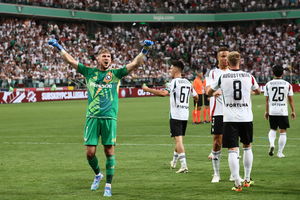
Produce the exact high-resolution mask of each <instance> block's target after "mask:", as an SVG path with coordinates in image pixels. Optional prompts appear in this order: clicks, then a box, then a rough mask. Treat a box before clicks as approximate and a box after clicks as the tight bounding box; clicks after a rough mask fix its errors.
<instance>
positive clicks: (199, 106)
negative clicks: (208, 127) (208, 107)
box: [197, 94, 203, 124]
mask: <svg viewBox="0 0 300 200" xmlns="http://www.w3.org/2000/svg"><path fill="white" fill-rule="evenodd" d="M202 105H203V95H202V94H199V95H198V107H197V123H198V124H199V123H201V109H202Z"/></svg>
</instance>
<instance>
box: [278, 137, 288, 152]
mask: <svg viewBox="0 0 300 200" xmlns="http://www.w3.org/2000/svg"><path fill="white" fill-rule="evenodd" d="M285 144H286V133H280V136H279V139H278V152H279V153H282V152H283V149H284V146H285Z"/></svg>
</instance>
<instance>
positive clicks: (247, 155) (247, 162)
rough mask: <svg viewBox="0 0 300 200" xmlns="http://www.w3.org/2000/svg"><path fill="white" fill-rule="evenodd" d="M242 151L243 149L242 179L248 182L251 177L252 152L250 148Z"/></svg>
mask: <svg viewBox="0 0 300 200" xmlns="http://www.w3.org/2000/svg"><path fill="white" fill-rule="evenodd" d="M243 149H244V158H243V162H244V174H245V177H244V179H245V180H247V181H248V182H249V181H250V176H251V170H252V163H253V152H252V148H251V147H249V148H243Z"/></svg>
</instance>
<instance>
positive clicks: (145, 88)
mask: <svg viewBox="0 0 300 200" xmlns="http://www.w3.org/2000/svg"><path fill="white" fill-rule="evenodd" d="M148 88H149V87H148V86H147V85H146V83H143V85H142V89H143V90H144V91H146V90H147V89H148Z"/></svg>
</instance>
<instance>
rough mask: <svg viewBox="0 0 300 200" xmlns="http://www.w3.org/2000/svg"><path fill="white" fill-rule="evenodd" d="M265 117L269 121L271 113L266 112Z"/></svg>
mask: <svg viewBox="0 0 300 200" xmlns="http://www.w3.org/2000/svg"><path fill="white" fill-rule="evenodd" d="M264 117H265V119H266V120H268V119H269V113H268V112H265V116H264Z"/></svg>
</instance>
